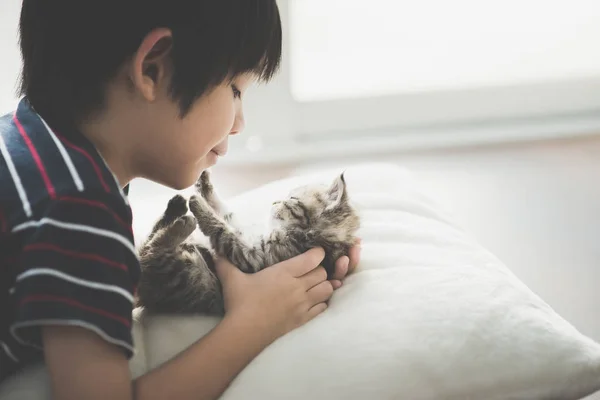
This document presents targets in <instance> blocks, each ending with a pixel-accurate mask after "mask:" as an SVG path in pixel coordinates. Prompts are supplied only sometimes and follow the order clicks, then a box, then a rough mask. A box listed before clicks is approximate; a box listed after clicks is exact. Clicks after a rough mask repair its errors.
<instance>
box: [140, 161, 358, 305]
mask: <svg viewBox="0 0 600 400" xmlns="http://www.w3.org/2000/svg"><path fill="white" fill-rule="evenodd" d="M195 188H196V192H197V194H195V195H193V196H192V197H191V198H190V200H189V208H190V210H191V212H192V214H193V216H191V215H186V214H187V212H188V206H187V204H186V200H185V199H184V198H183V197H182V196H179V195H177V196H175V197H173V198H172V199H171V200H170V201H169V204H168V205H167V209H166V210H165V212H164V214H163V215H162V217H161V218H160V219H159V220H158V222H157V223H156V224H155V226H154V227H153V229H152V232H151V233H150V235H149V236H148V238H147V239H146V241H145V242H144V243H143V245H142V246H141V248H140V250H139V257H140V263H141V267H142V274H141V277H140V282H139V286H138V291H137V297H138V300H137V303H138V304H137V305H138V306H144V307H145V308H146V309H148V310H149V311H154V312H161V313H202V314H213V315H222V314H223V313H224V304H223V297H222V292H221V285H220V283H219V281H218V279H217V276H216V273H215V261H214V259H215V255H218V256H220V257H224V258H226V259H228V260H229V261H230V262H231V263H232V264H234V265H236V266H238V268H239V269H240V270H242V271H243V272H247V273H252V272H257V271H259V270H261V269H263V268H265V267H268V266H270V265H273V264H276V263H278V262H280V261H284V260H287V259H289V258H292V257H294V256H296V255H299V254H301V253H303V252H305V251H307V250H308V249H310V248H313V247H322V248H324V249H325V259H324V260H323V262H322V265H323V266H324V267H325V269H326V270H327V273H328V276H330V277H331V275H332V274H333V271H334V269H335V261H336V260H337V259H338V258H339V257H341V256H343V255H347V254H348V250H349V249H350V247H352V245H353V244H354V243H355V241H356V236H355V234H356V232H357V230H358V228H359V218H358V215H357V213H356V211H355V210H354V208H352V206H351V205H350V204H349V201H348V193H347V190H346V182H345V180H344V176H343V174H342V175H340V176H339V177H337V178H336V179H335V181H334V182H333V183H332V184H331V185H330V186H326V185H325V186H320V185H308V186H303V187H300V188H297V189H295V190H293V191H292V192H291V193H290V194H289V197H288V198H286V199H284V200H281V201H276V202H274V203H273V206H272V209H271V218H270V231H269V232H268V233H267V234H265V235H262V236H260V237H258V238H257V239H256V240H248V238H246V237H244V236H243V235H242V232H240V231H239V230H238V229H237V228H236V227H235V222H234V221H233V219H234V215H233V214H232V213H230V212H228V211H227V209H226V207H225V205H224V204H223V203H222V202H221V201H220V200H219V198H218V197H217V196H216V194H215V191H214V189H213V186H212V184H211V182H210V176H209V173H208V172H207V171H205V172H203V173H202V175H201V176H200V179H199V180H198V182H197V183H196V185H195ZM196 226H198V227H199V228H200V231H201V232H202V233H203V234H204V235H205V236H206V237H207V238H208V239H209V242H210V246H207V247H205V246H202V245H200V244H199V243H197V242H194V241H192V240H191V238H190V235H191V234H192V232H193V231H194V230H195V229H196ZM209 247H210V248H209Z"/></svg>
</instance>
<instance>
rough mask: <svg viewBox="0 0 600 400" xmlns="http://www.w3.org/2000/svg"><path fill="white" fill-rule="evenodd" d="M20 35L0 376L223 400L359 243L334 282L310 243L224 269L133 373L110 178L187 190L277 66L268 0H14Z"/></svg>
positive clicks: (57, 393) (6, 142) (133, 268)
mask: <svg viewBox="0 0 600 400" xmlns="http://www.w3.org/2000/svg"><path fill="white" fill-rule="evenodd" d="M20 35H21V38H20V39H21V41H20V43H21V52H22V56H23V73H22V82H21V93H22V94H23V95H25V97H24V98H23V99H22V100H21V102H20V103H19V105H18V108H17V110H16V111H15V113H14V114H11V115H7V116H5V117H2V119H0V266H1V268H0V271H1V272H0V274H2V275H1V276H0V278H1V280H0V282H1V283H0V285H1V287H0V296H1V297H0V307H1V310H2V311H1V314H0V379H3V378H5V377H6V376H8V375H10V374H12V373H15V372H16V371H18V369H19V368H21V367H22V366H24V365H27V364H29V363H32V362H34V361H37V360H39V359H41V358H42V357H43V358H44V360H45V362H46V365H47V367H48V370H49V373H50V377H51V382H52V390H53V393H54V397H55V398H57V399H131V398H136V399H192V398H194V399H208V398H216V397H218V396H219V395H220V394H221V393H222V392H223V391H224V390H225V389H226V388H227V385H228V384H229V383H230V382H231V380H232V379H233V378H234V377H235V376H236V374H237V373H239V372H240V371H241V370H242V369H243V368H244V367H245V366H246V365H247V364H248V363H249V362H250V361H251V360H252V359H253V358H254V357H255V356H256V355H257V354H258V353H259V352H260V351H262V350H263V349H264V348H265V347H266V346H268V345H269V344H270V343H271V342H272V341H274V340H275V339H277V338H278V337H280V336H281V335H283V334H285V333H287V332H288V331H290V330H292V329H294V328H296V327H298V326H300V325H302V324H303V323H305V322H307V321H308V320H310V319H312V318H313V317H315V316H316V315H318V314H319V313H321V312H322V311H323V310H324V309H325V308H326V301H327V300H328V299H329V297H330V296H331V294H332V291H333V289H335V288H337V287H339V286H340V285H341V282H340V280H341V279H342V278H343V277H344V276H345V275H346V273H347V271H348V270H349V269H352V268H353V267H354V266H355V265H356V263H357V261H358V248H355V249H353V250H352V253H351V257H350V258H351V260H350V259H348V257H343V258H342V259H340V260H338V263H337V269H336V279H335V280H332V281H327V278H326V274H325V272H324V270H323V268H322V267H318V265H319V263H320V261H321V260H322V258H323V252H322V250H320V249H313V250H311V251H308V252H307V253H305V254H302V255H300V256H298V257H295V258H294V259H291V260H288V261H285V262H283V263H280V264H277V265H275V266H272V267H270V268H267V269H265V270H264V271H262V272H259V273H257V274H254V275H246V274H243V273H242V272H240V271H239V270H238V269H236V268H235V267H234V266H232V265H231V264H229V263H227V262H225V261H222V260H221V261H219V265H218V274H219V277H220V279H221V280H222V283H223V286H224V294H225V301H226V309H227V312H226V316H225V318H224V319H223V320H222V322H221V323H220V324H219V325H218V326H217V327H216V328H215V329H214V330H213V331H212V332H211V333H209V334H208V335H207V336H205V337H204V338H202V339H201V340H199V341H198V343H196V344H194V345H193V346H191V347H190V348H189V349H188V350H187V351H185V352H183V353H182V354H181V355H179V356H178V357H176V358H175V359H174V360H172V361H170V362H168V363H166V364H165V365H163V366H162V367H160V368H157V369H156V370H154V371H152V372H150V373H148V374H147V375H145V376H143V377H140V378H139V379H137V380H136V381H134V382H133V383H132V382H131V378H130V375H129V369H128V362H127V360H128V358H129V357H131V355H132V351H133V343H132V338H131V331H130V329H131V308H132V299H133V294H134V291H135V285H136V282H137V279H138V276H139V265H138V262H137V258H136V256H135V253H134V246H133V236H132V232H131V210H130V208H129V205H128V203H127V199H126V196H125V195H124V194H123V192H122V190H121V188H122V187H124V186H126V185H127V184H128V183H129V182H130V181H131V180H132V179H134V178H136V177H144V178H147V179H151V180H153V181H155V182H159V183H162V184H164V185H166V186H169V187H171V188H174V189H181V188H185V187H188V186H190V185H192V184H193V183H194V182H195V180H196V179H197V177H198V176H199V174H200V173H201V171H202V170H203V169H205V168H207V167H209V166H211V165H213V164H215V162H216V161H217V158H218V157H219V156H222V155H224V154H225V153H226V151H227V138H228V136H229V135H233V134H237V133H240V132H241V131H242V129H243V127H244V118H243V114H242V104H241V99H242V97H243V94H244V92H245V91H246V90H247V88H248V87H249V85H250V84H251V83H252V81H253V80H255V79H258V80H262V81H267V80H269V79H270V78H271V77H272V76H273V74H274V73H275V72H276V70H277V68H278V65H279V60H280V56H281V25H280V19H279V12H278V9H277V5H276V3H275V0H169V1H167V0H119V1H115V0H102V1H99V0H94V1H81V0H53V1H47V0H24V1H23V6H22V11H21V20H20ZM266 379H268V378H266ZM306 384H307V385H309V384H310V382H307V383H306Z"/></svg>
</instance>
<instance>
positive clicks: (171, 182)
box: [145, 168, 206, 190]
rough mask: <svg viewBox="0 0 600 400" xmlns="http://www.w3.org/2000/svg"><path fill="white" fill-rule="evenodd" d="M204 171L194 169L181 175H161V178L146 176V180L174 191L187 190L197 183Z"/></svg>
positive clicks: (180, 173)
mask: <svg viewBox="0 0 600 400" xmlns="http://www.w3.org/2000/svg"><path fill="white" fill-rule="evenodd" d="M204 169H206V168H202V169H194V170H193V171H180V172H179V173H173V174H168V175H167V174H161V176H156V175H155V176H146V177H145V178H146V179H149V180H151V181H154V182H156V183H158V184H161V185H163V186H166V187H168V188H170V189H173V190H186V189H189V188H190V187H192V186H193V185H194V184H195V183H196V181H197V180H198V178H199V177H200V174H201V173H202V171H204Z"/></svg>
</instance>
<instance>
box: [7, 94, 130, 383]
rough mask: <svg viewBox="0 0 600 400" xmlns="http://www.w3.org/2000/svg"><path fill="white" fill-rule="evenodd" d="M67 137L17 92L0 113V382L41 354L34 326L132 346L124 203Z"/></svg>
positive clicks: (98, 163)
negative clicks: (17, 98) (81, 331)
mask: <svg viewBox="0 0 600 400" xmlns="http://www.w3.org/2000/svg"><path fill="white" fill-rule="evenodd" d="M63 133H65V132H63ZM67 137H68V138H69V139H67V138H66V137H63V136H61V133H59V132H57V131H53V130H52V129H51V128H50V127H49V126H48V125H47V124H46V122H45V121H44V120H43V119H42V118H41V117H40V116H39V115H38V114H37V113H36V112H35V111H34V110H33V108H32V107H31V106H30V104H29V103H28V101H27V99H26V98H24V99H23V100H21V102H20V103H19V105H18V107H17V110H16V112H15V113H12V114H10V115H5V116H3V117H0V380H2V379H4V378H5V377H6V376H7V375H9V374H11V373H13V372H15V371H17V370H18V369H19V368H20V367H22V366H24V365H26V364H29V363H32V362H35V361H37V360H40V359H41V358H42V355H43V353H42V341H41V329H40V327H41V326H43V325H56V324H58V325H71V326H79V327H82V328H85V329H89V330H91V331H92V332H95V333H96V334H98V335H99V336H100V337H101V338H103V339H104V340H106V341H108V342H110V343H112V344H114V345H116V346H118V347H119V348H121V349H122V350H123V351H124V353H125V354H126V355H127V356H128V357H131V356H132V353H133V343H132V336H131V319H132V317H131V311H132V307H133V293H134V291H135V285H136V284H137V280H138V279H139V273H140V269H139V263H138V259H137V256H136V252H135V249H134V242H133V234H132V229H131V226H132V213H131V209H130V207H129V203H128V202H127V198H126V196H125V195H124V193H123V191H122V190H121V188H120V187H119V185H118V182H117V180H116V179H115V176H114V175H113V174H112V172H111V171H110V170H109V169H108V167H107V165H106V164H105V162H104V160H103V159H102V157H101V156H100V155H99V153H98V152H97V151H96V149H95V148H94V146H93V145H92V144H91V143H90V142H89V141H88V140H87V139H86V138H85V137H84V136H82V135H78V134H76V133H74V132H69V135H68V136H67Z"/></svg>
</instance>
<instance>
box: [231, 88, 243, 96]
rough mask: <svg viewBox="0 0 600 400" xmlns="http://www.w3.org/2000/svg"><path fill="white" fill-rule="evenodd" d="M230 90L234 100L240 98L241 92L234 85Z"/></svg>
mask: <svg viewBox="0 0 600 400" xmlns="http://www.w3.org/2000/svg"><path fill="white" fill-rule="evenodd" d="M231 90H232V91H233V97H234V98H236V99H239V98H241V97H242V92H241V91H240V90H239V89H238V88H237V87H236V86H235V85H231Z"/></svg>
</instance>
